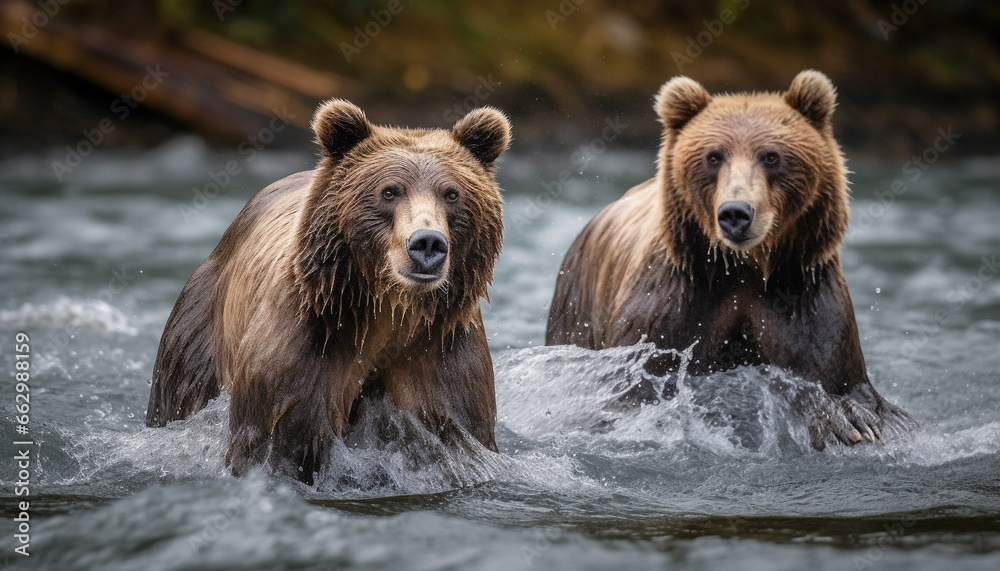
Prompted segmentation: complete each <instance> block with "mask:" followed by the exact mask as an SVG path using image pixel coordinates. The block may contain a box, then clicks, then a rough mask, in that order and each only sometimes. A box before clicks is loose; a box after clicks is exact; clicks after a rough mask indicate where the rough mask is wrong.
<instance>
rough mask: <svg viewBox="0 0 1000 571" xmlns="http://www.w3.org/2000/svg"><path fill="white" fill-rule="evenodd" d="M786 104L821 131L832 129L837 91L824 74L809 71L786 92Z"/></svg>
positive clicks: (800, 75) (799, 76) (797, 76)
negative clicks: (831, 120)
mask: <svg viewBox="0 0 1000 571" xmlns="http://www.w3.org/2000/svg"><path fill="white" fill-rule="evenodd" d="M785 103H787V104H788V105H789V106H791V107H792V109H795V110H796V111H798V112H799V113H801V114H802V116H803V117H805V118H806V120H807V121H809V122H810V123H811V124H812V126H813V127H815V128H816V129H818V130H820V131H825V130H827V129H829V128H830V116H831V115H833V108H834V107H836V106H837V90H836V89H834V87H833V83H831V82H830V80H829V79H828V78H827V77H826V76H825V75H823V74H822V73H820V72H818V71H815V70H812V69H809V70H806V71H803V72H801V73H799V74H798V75H796V76H795V79H793V80H792V85H791V87H789V88H788V91H786V92H785Z"/></svg>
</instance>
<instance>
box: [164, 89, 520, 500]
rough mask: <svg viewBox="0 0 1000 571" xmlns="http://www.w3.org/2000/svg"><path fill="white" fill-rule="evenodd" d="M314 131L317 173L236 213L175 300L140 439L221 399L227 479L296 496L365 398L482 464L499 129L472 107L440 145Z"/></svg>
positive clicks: (488, 401) (274, 189)
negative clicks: (410, 417)
mask: <svg viewBox="0 0 1000 571" xmlns="http://www.w3.org/2000/svg"><path fill="white" fill-rule="evenodd" d="M312 128H313V131H314V133H315V136H316V142H317V144H318V145H319V148H320V160H319V163H318V165H317V167H316V169H315V170H313V171H308V172H301V173H298V174H293V175H291V176H288V177H286V178H284V179H282V180H279V181H278V182H276V183H274V184H272V185H270V186H268V187H267V188H265V189H264V190H262V191H260V192H259V193H258V194H257V195H255V196H254V197H253V198H252V199H250V201H249V202H248V203H247V204H246V206H245V207H244V208H243V210H242V211H241V212H240V214H239V215H238V216H237V217H236V219H235V221H234V222H233V223H232V225H231V226H230V227H229V229H228V230H226V232H225V234H224V235H223V236H222V240H221V241H220V242H219V245H218V246H217V247H216V248H215V250H214V251H213V252H212V254H211V255H210V256H209V257H208V259H207V260H206V261H205V262H204V263H203V264H202V265H201V266H200V267H198V269H197V270H195V272H194V274H193V275H192V276H191V278H190V279H189V280H188V281H187V283H186V284H185V286H184V288H183V290H182V291H181V294H180V297H179V298H178V300H177V303H176V305H175V306H174V309H173V312H172V313H171V314H170V317H169V319H168V320H167V324H166V328H165V330H164V332H163V337H162V339H161V341H160V346H159V350H158V353H157V356H156V363H155V365H154V369H153V377H152V389H151V392H150V396H149V407H148V410H147V413H146V424H147V425H149V426H164V425H165V424H166V423H168V422H170V421H172V420H177V419H183V418H185V417H187V416H188V415H190V414H191V413H193V412H195V411H198V410H200V409H201V408H203V407H204V406H205V405H206V403H207V402H208V401H209V400H211V399H213V398H215V397H216V396H218V394H219V391H220V387H227V388H228V390H229V391H230V394H231V401H230V408H229V429H230V437H229V446H228V452H227V454H226V465H227V466H229V467H230V468H231V469H232V472H233V473H234V474H235V475H241V474H243V473H244V472H245V471H246V470H247V469H248V468H249V467H250V466H252V465H255V464H261V463H263V462H265V461H268V462H269V463H270V465H271V466H272V467H274V468H275V469H277V470H278V471H279V472H284V473H290V474H291V475H292V476H294V477H297V478H298V479H300V480H301V481H303V482H305V483H306V484H309V485H311V484H312V482H313V478H314V474H315V473H317V472H318V471H319V470H320V468H321V466H323V464H324V462H326V461H327V460H328V456H329V450H330V447H331V444H332V443H333V441H334V440H333V439H335V438H344V437H346V436H347V435H348V433H349V431H350V430H351V426H352V412H353V413H356V410H355V409H356V408H357V405H358V402H359V401H360V400H361V399H362V398H364V397H363V396H362V395H367V396H371V397H372V398H384V399H386V400H387V401H388V403H389V404H390V405H392V406H394V407H396V408H398V409H399V410H401V411H409V412H411V413H412V414H414V415H415V416H416V418H418V419H419V420H420V421H421V422H422V423H423V424H424V425H425V426H426V427H427V428H428V429H429V430H431V431H432V432H434V433H435V434H439V435H441V438H442V439H443V440H445V441H447V439H448V438H452V437H457V434H458V433H459V432H462V431H464V432H465V433H466V434H470V435H471V436H473V437H474V438H475V439H476V440H478V441H479V442H480V443H482V445H483V446H485V447H486V448H488V449H490V450H493V451H496V442H495V440H494V417H495V410H496V401H495V397H494V387H493V365H492V361H491V359H490V352H489V348H488V346H487V342H486V334H485V331H484V329H483V322H482V313H481V310H480V307H479V299H480V298H481V297H485V296H486V288H487V285H488V284H489V283H490V281H491V280H492V276H493V264H494V262H495V260H496V258H497V256H498V255H499V253H500V245H501V240H502V234H503V222H502V219H501V198H500V193H499V190H498V188H497V184H496V182H495V161H496V159H497V157H499V155H500V154H501V153H502V152H503V151H504V150H505V149H506V148H507V145H508V141H509V137H510V136H509V132H510V124H509V123H508V121H507V119H506V118H505V117H504V116H503V115H502V114H501V113H500V112H499V111H496V110H495V109H491V108H485V107H484V108H480V109H476V110H474V111H472V112H470V113H469V114H467V115H466V116H465V117H463V118H462V119H461V120H459V121H458V122H457V123H456V124H455V125H454V127H453V128H452V129H451V130H450V131H448V130H441V129H436V130H418V129H401V128H390V127H381V126H376V125H373V124H371V123H369V121H368V119H367V118H366V117H365V114H364V113H363V112H362V111H361V109H359V108H358V107H356V106H354V105H353V104H351V103H349V102H347V101H343V100H331V101H329V102H327V103H325V104H323V105H322V106H321V107H320V108H319V109H318V110H317V112H316V114H315V116H314V117H313V122H312Z"/></svg>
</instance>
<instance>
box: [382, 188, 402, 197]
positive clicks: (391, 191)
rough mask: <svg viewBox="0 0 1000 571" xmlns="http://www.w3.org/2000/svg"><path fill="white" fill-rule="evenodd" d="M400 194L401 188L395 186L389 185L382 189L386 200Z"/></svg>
mask: <svg viewBox="0 0 1000 571" xmlns="http://www.w3.org/2000/svg"><path fill="white" fill-rule="evenodd" d="M397 196H399V190H398V189H397V188H396V187H394V186H387V187H385V188H383V189H382V198H384V199H385V200H393V199H395V198H396V197H397Z"/></svg>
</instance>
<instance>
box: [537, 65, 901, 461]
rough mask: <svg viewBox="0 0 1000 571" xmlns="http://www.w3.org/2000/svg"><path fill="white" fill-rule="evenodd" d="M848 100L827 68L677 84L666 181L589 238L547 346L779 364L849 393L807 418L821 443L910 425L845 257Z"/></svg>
mask: <svg viewBox="0 0 1000 571" xmlns="http://www.w3.org/2000/svg"><path fill="white" fill-rule="evenodd" d="M835 105H836V95H835V90H834V87H833V84H832V83H831V82H830V80H829V79H827V77H826V76H825V75H823V74H821V73H819V72H817V71H803V72H802V73H800V74H799V75H798V76H796V77H795V79H794V80H793V81H792V84H791V86H790V87H789V89H788V91H786V92H785V93H783V94H742V95H721V96H719V95H717V96H711V95H709V93H708V92H707V91H706V90H705V89H704V88H703V87H702V86H701V85H699V84H698V83H696V82H695V81H693V80H691V79H689V78H687V77H675V78H673V79H671V80H670V81H668V82H667V83H666V84H664V85H663V87H662V88H661V89H660V92H659V94H658V95H657V97H656V104H655V109H656V111H657V113H658V115H659V119H660V121H661V122H662V123H663V137H662V143H661V147H660V153H659V158H658V172H657V175H656V178H654V179H652V180H649V181H646V182H644V183H642V184H640V185H638V186H636V187H634V188H632V189H631V190H629V191H628V192H627V193H626V194H625V195H624V196H622V198H621V199H619V200H618V201H617V202H614V203H612V204H610V205H609V206H607V207H605V208H604V209H603V210H602V211H600V212H599V213H598V214H597V215H596V216H595V217H594V219H593V220H591V221H590V223H589V224H587V226H586V227H585V228H584V229H583V231H582V232H581V233H580V235H579V236H578V237H577V238H576V241H575V242H574V243H573V245H572V247H571V248H570V249H569V251H568V252H567V253H566V257H565V259H564V260H563V263H562V267H561V271H560V272H559V277H558V279H557V282H556V289H555V295H554V297H553V300H552V306H551V309H550V313H549V319H548V329H547V333H546V343H547V344H549V345H555V344H574V345H578V346H581V347H585V348H591V349H600V348H604V347H613V346H622V345H631V344H634V343H637V342H639V341H640V340H642V339H643V338H645V339H646V340H647V341H651V342H653V343H655V345H656V346H658V347H661V348H672V349H685V348H687V347H690V346H692V345H693V349H692V355H691V362H690V364H689V369H688V372H689V373H691V374H695V375H705V374H709V373H711V372H712V371H719V370H726V369H732V368H735V367H737V366H741V365H767V364H773V365H777V366H779V367H781V368H784V369H786V370H787V371H790V372H792V373H793V374H795V375H796V376H799V377H801V378H803V379H805V380H807V381H814V382H816V383H819V385H820V386H822V388H823V389H824V391H825V392H826V393H827V394H828V395H830V396H831V397H832V398H833V400H834V401H836V403H837V405H838V406H837V407H836V408H837V409H839V410H837V411H836V412H838V413H842V414H834V415H830V417H829V418H819V417H818V418H815V419H814V421H813V422H812V426H810V433H811V437H812V444H813V446H815V447H816V448H820V449H821V448H823V446H824V443H825V441H826V440H828V439H829V438H828V437H829V436H830V435H832V436H833V437H835V438H836V439H839V440H840V441H842V442H844V443H847V444H853V443H855V442H860V441H862V440H868V441H874V440H876V439H878V440H881V439H882V431H883V430H884V429H885V428H886V427H893V428H897V429H904V428H908V427H909V426H911V425H912V424H913V421H912V419H911V418H910V417H909V415H908V414H907V413H905V412H904V411H902V410H900V409H899V408H897V407H895V406H893V405H892V404H890V403H888V402H886V401H885V400H884V399H883V398H882V397H881V396H880V395H879V394H878V393H877V392H876V391H875V389H874V387H872V385H871V383H870V382H869V380H868V374H867V372H866V370H865V360H864V356H863V355H862V353H861V343H860V340H859V339H858V330H857V324H856V323H855V319H854V309H853V307H852V305H851V297H850V295H849V294H848V291H847V285H846V282H845V281H844V275H843V272H842V271H841V268H840V255H839V247H840V244H841V241H842V239H843V236H844V233H845V232H846V230H847V223H848V192H847V179H846V169H845V167H844V160H843V157H842V155H841V152H840V148H839V147H838V145H837V142H836V141H835V140H834V138H833V129H832V126H831V122H830V118H831V115H832V113H833V110H834V106H835ZM670 366H673V365H671V364H669V363H667V364H662V363H661V364H658V365H657V364H652V365H650V366H649V368H651V370H652V371H653V372H656V373H658V374H662V373H665V372H667V371H668V370H669V367H670ZM658 368H660V370H657V369H658ZM648 389H649V387H645V389H644V390H648ZM666 392H668V393H669V390H668V391H666ZM633 396H635V395H633ZM669 396H670V394H661V395H650V394H639V395H638V397H637V398H635V399H633V400H639V401H642V402H645V401H648V400H656V399H657V398H661V397H667V398H669ZM817 416H822V415H817Z"/></svg>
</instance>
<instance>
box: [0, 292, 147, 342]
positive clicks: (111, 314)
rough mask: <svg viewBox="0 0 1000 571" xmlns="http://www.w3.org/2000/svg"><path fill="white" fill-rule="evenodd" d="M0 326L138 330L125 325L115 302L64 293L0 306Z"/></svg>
mask: <svg viewBox="0 0 1000 571" xmlns="http://www.w3.org/2000/svg"><path fill="white" fill-rule="evenodd" d="M0 327H4V328H10V329H23V328H27V327H51V328H63V329H65V328H70V329H72V330H73V331H78V330H83V331H92V332H115V333H122V334H125V335H136V334H138V330H137V329H136V328H135V327H132V326H131V325H129V321H128V318H127V317H125V314H124V313H122V312H121V311H120V310H119V309H118V308H116V307H115V306H113V305H110V304H108V303H107V302H105V301H102V300H99V299H86V300H77V299H71V298H68V297H65V296H59V297H56V298H55V299H54V300H53V301H50V302H44V303H24V304H22V305H21V306H20V307H18V308H17V309H5V310H0Z"/></svg>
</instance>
